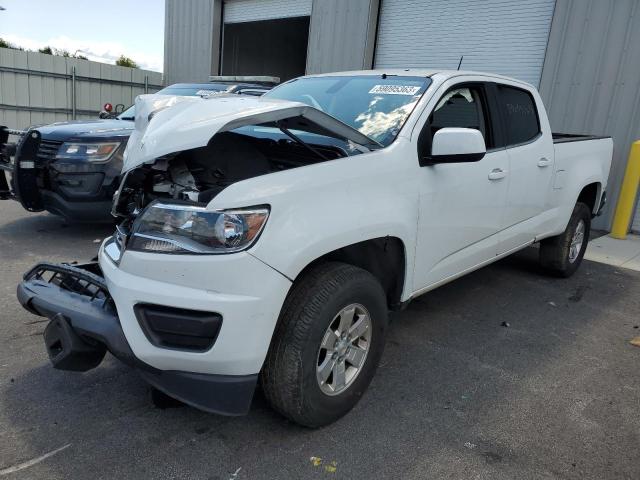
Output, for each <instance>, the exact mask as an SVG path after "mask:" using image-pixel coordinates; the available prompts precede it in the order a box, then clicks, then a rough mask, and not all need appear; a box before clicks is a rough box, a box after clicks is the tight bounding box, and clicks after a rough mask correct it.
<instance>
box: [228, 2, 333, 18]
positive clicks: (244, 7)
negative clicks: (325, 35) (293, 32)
mask: <svg viewBox="0 0 640 480" xmlns="http://www.w3.org/2000/svg"><path fill="white" fill-rule="evenodd" d="M343 1H344V0H343ZM311 3H312V0H225V2H224V23H239V22H255V21H258V20H271V19H275V18H287V17H306V16H309V15H311Z"/></svg>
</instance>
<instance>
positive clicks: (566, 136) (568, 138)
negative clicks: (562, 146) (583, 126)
mask: <svg viewBox="0 0 640 480" xmlns="http://www.w3.org/2000/svg"><path fill="white" fill-rule="evenodd" d="M552 136H553V143H567V142H581V141H583V140H600V139H602V138H611V137H610V136H601V135H577V134H573V133H552Z"/></svg>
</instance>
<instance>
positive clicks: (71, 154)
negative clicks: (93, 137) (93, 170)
mask: <svg viewBox="0 0 640 480" xmlns="http://www.w3.org/2000/svg"><path fill="white" fill-rule="evenodd" d="M119 146H120V142H108V143H63V144H62V146H61V147H60V149H59V150H58V154H57V155H56V158H64V159H70V160H73V159H83V160H88V161H90V162H96V163H99V162H106V161H107V160H109V159H110V158H111V156H112V155H113V154H114V153H115V152H116V150H117V149H118V147H119Z"/></svg>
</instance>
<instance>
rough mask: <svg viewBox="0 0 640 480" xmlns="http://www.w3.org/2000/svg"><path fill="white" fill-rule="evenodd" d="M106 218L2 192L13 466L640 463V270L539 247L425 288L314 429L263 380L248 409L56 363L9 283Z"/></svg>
mask: <svg viewBox="0 0 640 480" xmlns="http://www.w3.org/2000/svg"><path fill="white" fill-rule="evenodd" d="M110 230H111V228H110V227H95V226H89V225H86V226H65V224H64V223H63V222H62V221H61V220H59V219H57V218H55V217H53V216H50V215H48V214H28V213H26V212H24V211H23V210H21V209H20V208H19V207H18V205H17V204H15V203H13V202H0V262H1V264H2V276H1V278H0V309H1V310H0V311H1V312H2V313H1V314H0V318H1V321H0V345H1V347H2V348H0V477H2V478H7V479H14V478H16V479H76V478H77V479H86V478H92V479H93V478H118V479H133V478H135V479H142V478H162V479H169V478H181V479H182V478H184V479H222V480H228V479H237V480H241V479H298V478H327V479H331V478H334V479H342V478H347V479H359V478H366V479H374V478H375V479H386V478H389V479H396V480H397V479H492V480H493V479H514V478H517V479H547V478H561V479H585V478H592V479H609V478H621V479H638V478H640V462H639V461H638V447H639V446H640V378H639V373H638V372H639V371H640V370H639V365H640V348H638V347H634V346H632V345H631V344H630V343H629V342H630V340H631V339H632V338H633V337H636V336H640V329H639V328H638V327H639V324H640V315H639V312H640V273H638V272H635V271H631V270H626V269H623V268H619V267H612V266H608V265H603V264H599V263H592V262H585V263H584V264H583V265H582V267H581V269H580V270H579V272H578V273H577V274H576V275H575V276H574V277H573V278H571V279H568V280H561V279H555V278H549V277H546V276H544V275H541V273H540V271H539V269H538V267H537V264H536V262H535V255H536V251H535V249H529V250H527V251H524V252H522V253H520V254H517V255H516V256H514V257H511V258H509V259H507V260H505V261H502V262H500V263H498V264H496V265H493V266H491V267H488V268H484V269H482V270H480V271H477V272H475V273H473V274H470V275H468V276H466V277H464V278H462V279H460V280H458V281H455V282H453V283H451V284H449V285H446V286H444V287H442V288H440V289H438V290H436V291H434V292H432V293H429V294H427V295H425V296H423V297H421V298H420V299H418V300H417V301H415V302H414V303H412V304H411V305H410V307H409V308H408V309H407V310H406V311H405V312H402V313H398V314H395V315H393V317H392V318H393V323H392V325H391V328H390V330H389V336H388V341H387V349H386V351H385V354H384V357H383V360H382V364H381V366H380V369H379V371H378V374H377V376H376V377H375V379H374V381H373V383H372V385H371V387H370V389H369V391H368V393H367V394H366V395H365V396H364V398H363V399H362V401H361V402H360V403H359V404H358V406H357V407H356V408H355V409H354V410H353V411H352V412H351V413H350V414H349V415H348V416H346V417H345V418H343V419H342V420H340V421H339V422H337V423H335V424H334V425H331V426H329V427H326V428H324V429H321V430H315V431H314V430H307V429H303V428H299V427H297V426H295V425H292V424H290V423H288V422H287V421H285V420H284V419H282V418H281V417H280V416H278V415H277V414H275V413H274V412H272V411H271V410H270V409H269V407H268V405H267V404H266V403H265V401H264V399H263V397H262V395H261V394H260V393H258V394H257V395H256V397H255V400H254V403H253V407H252V409H251V413H250V414H249V415H248V416H246V417H239V418H226V417H220V416H216V415H210V414H206V413H202V412H199V411H197V410H194V409H192V408H188V407H182V408H168V409H160V408H157V407H154V406H153V404H152V403H151V401H150V397H149V390H148V388H147V387H146V386H145V384H144V383H143V382H142V381H141V380H140V378H139V377H138V376H137V374H136V373H134V372H132V371H130V370H128V369H127V368H125V367H124V366H122V365H120V364H119V363H118V362H117V361H115V360H113V359H111V358H108V359H107V361H106V362H105V363H104V364H103V365H102V366H100V367H99V368H97V369H95V370H93V371H91V372H88V373H85V374H74V373H70V372H61V371H57V370H53V369H52V368H51V367H50V366H49V364H48V360H47V357H46V354H45V351H44V348H43V345H42V338H41V332H42V330H43V328H44V325H45V324H44V323H43V322H42V319H41V318H39V317H35V316H33V315H31V314H29V313H27V312H26V311H24V310H23V309H22V308H21V307H20V306H19V305H18V302H17V301H16V298H15V286H16V284H17V283H18V281H19V280H20V278H21V275H22V273H23V272H24V271H25V270H27V269H28V268H29V267H30V266H31V265H32V264H33V263H35V262H36V261H38V260H45V259H46V260H53V261H63V260H87V259H90V258H91V257H92V256H93V255H94V254H95V251H96V247H97V243H96V240H98V239H101V238H103V237H104V236H106V235H108V234H109V232H110ZM503 325H508V326H503ZM59 449H62V450H59ZM52 452H53V454H52V455H50V456H48V457H45V458H43V455H47V454H48V453H52Z"/></svg>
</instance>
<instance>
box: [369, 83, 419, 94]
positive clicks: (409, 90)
mask: <svg viewBox="0 0 640 480" xmlns="http://www.w3.org/2000/svg"><path fill="white" fill-rule="evenodd" d="M419 91H420V87H415V86H413V85H375V86H374V87H373V88H372V89H371V90H369V93H381V94H383V95H415V94H416V93H418V92H419Z"/></svg>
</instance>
